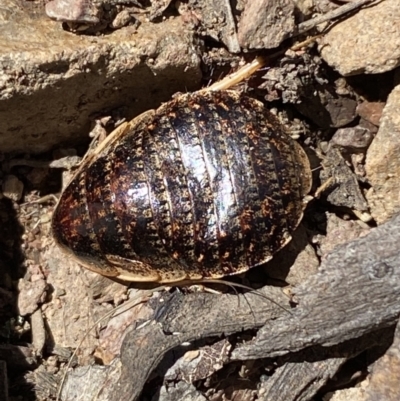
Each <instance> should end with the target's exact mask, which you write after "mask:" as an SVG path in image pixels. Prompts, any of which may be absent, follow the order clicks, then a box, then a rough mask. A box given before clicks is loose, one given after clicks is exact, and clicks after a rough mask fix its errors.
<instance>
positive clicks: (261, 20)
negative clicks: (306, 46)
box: [238, 0, 295, 50]
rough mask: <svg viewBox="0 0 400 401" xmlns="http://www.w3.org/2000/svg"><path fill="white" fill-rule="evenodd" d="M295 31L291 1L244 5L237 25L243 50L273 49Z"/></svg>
mask: <svg viewBox="0 0 400 401" xmlns="http://www.w3.org/2000/svg"><path fill="white" fill-rule="evenodd" d="M294 29H295V21H294V3H293V2H292V1H291V0H253V1H248V2H247V3H246V6H245V9H244V12H243V14H242V17H241V19H240V21H239V24H238V39H239V43H240V46H241V47H242V48H244V49H248V50H250V49H273V48H275V47H278V46H279V45H280V44H281V43H282V41H283V40H285V39H287V38H288V37H289V36H290V34H292V33H293V31H294Z"/></svg>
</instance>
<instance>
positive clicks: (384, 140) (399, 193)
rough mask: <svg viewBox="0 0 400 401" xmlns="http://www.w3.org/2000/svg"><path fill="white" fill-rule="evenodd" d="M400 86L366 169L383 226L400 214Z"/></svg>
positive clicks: (391, 99) (375, 213) (372, 204)
mask: <svg viewBox="0 0 400 401" xmlns="http://www.w3.org/2000/svg"><path fill="white" fill-rule="evenodd" d="M399 108H400V86H397V87H396V88H395V89H394V90H393V91H392V93H391V94H390V96H389V98H388V100H387V104H386V106H385V108H384V109H383V114H382V118H381V120H380V127H379V131H378V133H377V134H376V137H375V138H374V140H373V141H372V143H371V146H370V147H369V149H368V152H367V158H366V164H365V169H366V173H367V178H368V180H369V182H370V183H371V185H372V189H371V190H370V191H369V192H368V193H367V200H368V202H369V207H370V209H371V214H372V216H373V217H374V219H375V220H376V221H377V222H378V223H383V222H384V221H386V220H388V219H389V218H390V217H391V216H393V215H394V214H395V213H397V212H399V211H400V180H399V177H400V157H399V155H400V114H399Z"/></svg>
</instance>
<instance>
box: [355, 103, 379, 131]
mask: <svg viewBox="0 0 400 401" xmlns="http://www.w3.org/2000/svg"><path fill="white" fill-rule="evenodd" d="M384 107H385V104H384V103H383V102H368V101H365V102H362V103H360V104H359V105H358V106H357V114H358V115H359V116H360V117H362V118H364V119H365V120H367V121H368V122H370V123H371V124H374V125H376V126H379V121H380V119H381V117H382V111H383V108H384Z"/></svg>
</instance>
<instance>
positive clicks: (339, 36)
mask: <svg viewBox="0 0 400 401" xmlns="http://www.w3.org/2000/svg"><path fill="white" fill-rule="evenodd" d="M320 48H321V55H322V57H323V58H324V59H325V61H326V62H327V63H328V64H329V65H330V66H332V67H333V68H335V69H336V70H337V71H339V73H340V74H342V75H345V76H348V75H356V74H361V73H366V74H377V73H382V72H385V71H390V70H393V69H394V68H396V67H397V66H398V65H400V7H399V2H398V0H385V1H381V2H379V3H378V4H376V5H371V6H369V7H365V8H364V9H362V10H360V11H359V12H358V13H356V14H355V15H354V16H353V17H350V18H347V19H345V20H343V21H342V22H340V23H338V24H337V25H335V26H334V27H333V28H332V29H331V30H330V31H329V32H328V33H327V34H326V35H325V36H324V38H323V40H322V42H321V45H320Z"/></svg>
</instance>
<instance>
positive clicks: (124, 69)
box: [0, 0, 201, 153]
mask: <svg viewBox="0 0 400 401" xmlns="http://www.w3.org/2000/svg"><path fill="white" fill-rule="evenodd" d="M18 4H19V3H18V1H17V0H3V1H2V4H1V8H0V149H1V150H2V151H3V152H9V151H18V152H29V153H33V152H37V153H39V152H43V151H46V150H48V149H50V148H51V147H53V146H54V145H56V144H59V143H61V142H71V143H72V142H74V141H75V142H76V141H77V140H82V139H83V138H85V137H87V135H88V133H89V131H90V123H91V120H92V121H93V119H94V118H95V117H96V116H98V115H109V114H110V113H111V111H113V110H116V109H119V111H120V113H119V114H120V116H121V117H125V118H127V119H130V118H133V117H134V116H135V115H137V114H139V113H140V112H143V111H145V110H147V109H150V108H153V107H157V106H159V104H160V102H162V101H166V100H168V99H169V98H170V96H171V95H172V94H174V93H175V92H177V91H186V90H194V89H196V88H198V85H199V81H200V77H201V73H200V68H199V64H200V58H199V56H198V54H197V47H196V43H195V40H194V37H193V32H190V31H189V30H186V28H185V25H184V24H183V22H182V20H181V19H180V18H172V19H168V20H166V21H163V22H161V23H159V24H152V23H149V22H146V21H143V23H142V24H141V25H140V26H139V28H135V27H133V26H129V27H125V28H122V29H120V30H118V31H115V32H112V33H110V34H108V35H104V36H79V35H76V34H74V33H71V32H66V31H64V30H62V27H61V24H60V23H58V22H54V21H51V20H49V19H48V18H47V17H46V15H45V13H44V10H43V9H35V8H33V5H27V6H26V7H25V6H24V7H20V6H19V5H18ZM27 4H28V3H27ZM121 108H123V109H121ZM107 113H108V114H107Z"/></svg>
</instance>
